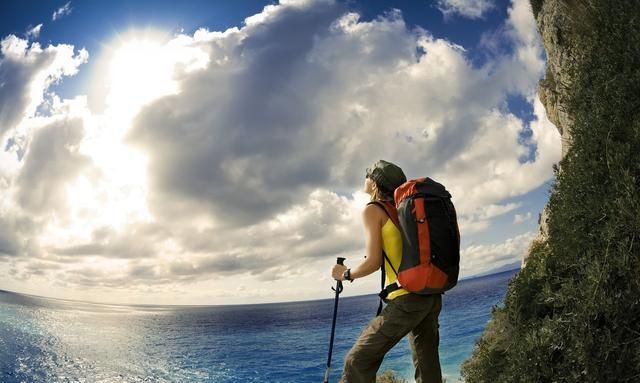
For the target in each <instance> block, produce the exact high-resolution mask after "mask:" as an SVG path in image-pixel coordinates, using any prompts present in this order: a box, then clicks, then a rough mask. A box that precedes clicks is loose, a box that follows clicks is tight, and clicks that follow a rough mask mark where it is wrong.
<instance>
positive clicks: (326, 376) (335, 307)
mask: <svg viewBox="0 0 640 383" xmlns="http://www.w3.org/2000/svg"><path fill="white" fill-rule="evenodd" d="M344 260H345V258H340V257H338V264H339V265H344V263H343V262H344ZM331 290H333V291H335V292H336V300H335V302H334V303H333V324H332V325H331V341H330V342H329V358H328V359H327V371H325V373H324V383H329V372H330V371H331V354H332V353H333V335H334V334H335V332H336V316H337V314H338V296H339V295H340V293H341V292H342V282H341V281H338V283H336V287H335V288H333V287H332V288H331Z"/></svg>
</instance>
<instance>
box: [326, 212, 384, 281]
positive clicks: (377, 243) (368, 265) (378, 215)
mask: <svg viewBox="0 0 640 383" xmlns="http://www.w3.org/2000/svg"><path fill="white" fill-rule="evenodd" d="M383 215H384V212H382V210H381V209H380V208H379V207H377V206H374V205H368V206H367V207H365V208H364V210H363V211H362V221H363V223H364V231H365V242H366V245H365V254H366V258H365V260H364V261H362V262H361V263H360V264H359V265H358V266H356V267H354V268H352V269H351V278H352V279H356V278H362V277H366V276H367V275H369V274H371V273H374V272H375V271H376V270H378V269H379V268H380V265H381V264H382V234H381V233H380V228H381V226H382V219H383V218H386V215H384V216H383ZM346 269H347V267H346V266H342V265H335V266H334V267H333V270H332V276H333V278H334V279H337V280H344V279H343V278H342V273H343V272H344V271H345V270H346Z"/></svg>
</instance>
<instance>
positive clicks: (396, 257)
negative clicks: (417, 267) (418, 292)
mask: <svg viewBox="0 0 640 383" xmlns="http://www.w3.org/2000/svg"><path fill="white" fill-rule="evenodd" d="M382 249H383V250H384V252H385V253H386V254H387V258H389V260H390V261H391V263H392V264H393V268H394V269H396V271H397V270H398V268H399V267H400V260H401V259H402V235H401V234H400V230H398V228H397V227H396V225H395V224H394V223H393V221H392V220H391V219H389V218H387V222H385V224H384V225H383V226H382ZM382 259H383V261H384V272H385V274H386V281H385V286H388V285H390V284H392V283H393V282H396V281H397V279H398V277H397V276H396V273H395V272H394V271H393V269H392V268H391V266H389V262H387V261H386V260H385V259H384V257H383V258H382ZM405 294H409V292H408V291H407V290H405V289H403V288H399V289H398V290H396V291H394V292H392V293H391V294H389V295H388V296H387V300H393V299H395V298H397V297H399V296H401V295H405Z"/></svg>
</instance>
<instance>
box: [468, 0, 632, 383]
mask: <svg viewBox="0 0 640 383" xmlns="http://www.w3.org/2000/svg"><path fill="white" fill-rule="evenodd" d="M531 5H532V10H533V12H534V16H535V17H536V21H537V23H538V28H539V32H540V34H541V36H542V39H543V42H544V45H545V49H546V51H547V63H548V70H547V73H546V76H545V78H544V79H543V80H542V81H541V83H540V86H539V92H540V93H539V94H540V98H541V100H542V101H543V103H544V104H545V107H546V110H547V114H548V115H549V118H550V119H551V121H552V122H553V123H555V124H556V126H557V127H558V129H559V131H560V133H561V135H562V140H563V158H562V160H561V161H560V164H559V167H558V168H556V169H555V175H556V179H555V181H554V184H553V187H552V190H551V196H550V199H549V203H548V205H547V208H546V209H545V216H546V217H548V219H546V217H545V219H543V220H542V221H543V222H541V224H542V227H541V229H542V230H541V232H542V235H541V236H540V238H539V240H538V241H534V243H533V244H532V246H531V248H530V250H529V255H528V258H527V265H526V267H524V268H522V269H521V271H520V272H519V273H518V274H516V275H515V276H514V278H513V279H512V280H511V281H510V283H509V288H508V290H507V294H506V297H505V300H504V306H502V307H494V309H493V313H492V318H491V320H490V322H489V324H488V325H487V328H486V329H485V331H484V333H483V335H482V336H481V337H480V339H479V340H478V342H477V344H476V347H475V349H474V351H473V355H472V356H471V357H470V358H469V359H468V360H467V361H465V363H464V364H463V366H462V375H463V377H464V378H465V381H466V382H467V383H475V382H478V383H480V382H496V383H501V382H519V383H540V382H566V383H603V382H611V383H614V382H616V383H618V382H638V381H640V380H639V379H640V321H638V318H639V317H640V278H638V273H640V241H639V240H638V239H639V238H640V234H639V233H640V17H639V15H640V0H625V1H620V0H531Z"/></svg>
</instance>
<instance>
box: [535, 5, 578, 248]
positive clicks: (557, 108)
mask: <svg viewBox="0 0 640 383" xmlns="http://www.w3.org/2000/svg"><path fill="white" fill-rule="evenodd" d="M532 8H533V11H534V16H535V18H536V23H537V24H538V32H539V33H540V36H541V37H542V43H543V45H544V48H545V51H546V53H547V72H546V74H545V77H544V78H543V79H542V80H541V81H540V83H539V84H538V96H539V97H540V101H541V102H542V104H543V105H544V107H545V110H546V112H547V116H548V117H549V121H551V122H552V123H553V124H554V125H555V126H556V127H557V128H558V131H559V132H560V136H561V140H562V157H564V156H565V155H566V153H567V152H568V151H569V148H570V146H571V133H570V132H571V125H572V124H573V119H572V118H571V116H570V115H569V113H568V105H567V102H568V100H569V95H568V92H569V90H570V89H571V85H572V83H573V76H574V75H575V74H574V71H573V70H571V68H574V66H575V62H576V58H575V54H574V47H575V41H574V36H575V33H576V27H575V25H574V22H575V17H572V11H571V7H570V5H569V4H567V3H565V2H561V1H544V2H541V1H537V2H536V1H534V2H532ZM573 12H575V10H574V11H573ZM548 218H549V211H548V208H547V207H545V208H544V210H543V211H542V214H541V216H540V233H539V235H538V238H537V239H536V242H540V241H544V240H545V239H546V238H547V235H548V225H547V220H548Z"/></svg>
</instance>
